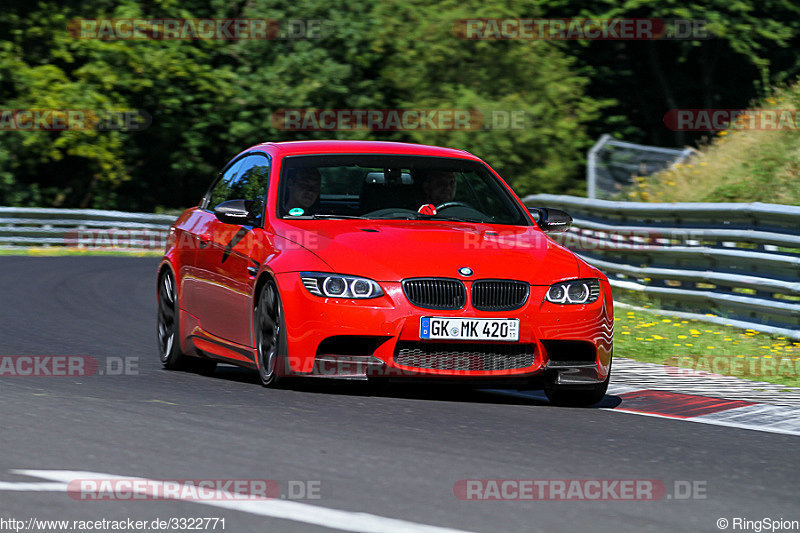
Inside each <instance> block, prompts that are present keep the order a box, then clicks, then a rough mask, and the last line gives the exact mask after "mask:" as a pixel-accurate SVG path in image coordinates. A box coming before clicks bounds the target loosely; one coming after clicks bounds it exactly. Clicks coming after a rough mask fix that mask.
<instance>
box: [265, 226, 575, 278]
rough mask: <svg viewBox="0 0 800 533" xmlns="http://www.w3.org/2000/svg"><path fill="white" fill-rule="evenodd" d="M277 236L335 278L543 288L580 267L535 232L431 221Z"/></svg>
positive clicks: (283, 230) (288, 230)
mask: <svg viewBox="0 0 800 533" xmlns="http://www.w3.org/2000/svg"><path fill="white" fill-rule="evenodd" d="M281 222H284V224H281V225H280V227H277V228H275V230H276V233H277V234H278V235H280V236H281V237H283V238H286V239H288V240H290V241H292V242H294V243H296V244H298V245H300V246H302V247H303V248H306V249H307V250H309V251H311V252H313V253H314V254H315V255H317V256H318V257H319V258H320V259H322V260H323V261H325V262H326V263H327V264H328V265H330V266H331V268H332V269H333V270H335V271H336V272H337V273H340V274H351V275H358V276H364V277H368V278H371V279H374V280H376V281H399V280H401V279H405V278H414V277H429V276H430V277H456V278H457V277H460V276H459V274H458V269H459V268H461V267H469V268H471V269H472V270H473V272H474V274H473V276H472V277H471V279H484V278H501V279H517V280H522V281H526V282H528V283H530V284H532V285H549V284H551V283H553V282H555V281H559V280H562V279H569V278H575V277H578V275H579V267H578V260H577V258H576V257H575V255H574V254H573V253H572V252H570V251H569V250H567V249H565V248H563V247H562V246H560V245H558V244H556V243H555V242H553V241H552V240H551V239H549V238H548V237H547V236H546V235H545V234H544V233H542V231H540V230H539V229H538V228H535V227H533V226H529V227H522V226H500V225H489V224H471V223H451V222H438V221H436V222H433V221H425V222H418V221H385V220H382V221H380V222H377V221H367V220H324V221H323V220H305V221H292V222H287V221H285V220H284V221H281Z"/></svg>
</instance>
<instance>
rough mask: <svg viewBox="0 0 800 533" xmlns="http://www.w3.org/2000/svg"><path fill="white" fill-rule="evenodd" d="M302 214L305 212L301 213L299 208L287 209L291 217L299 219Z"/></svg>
mask: <svg viewBox="0 0 800 533" xmlns="http://www.w3.org/2000/svg"><path fill="white" fill-rule="evenodd" d="M303 213H305V211H303V210H302V209H300V208H299V207H295V208H293V209H289V214H290V215H292V216H293V217H299V216H300V215H302V214H303Z"/></svg>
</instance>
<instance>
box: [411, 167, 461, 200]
mask: <svg viewBox="0 0 800 533" xmlns="http://www.w3.org/2000/svg"><path fill="white" fill-rule="evenodd" d="M420 178H421V180H422V205H425V204H433V205H434V206H440V205H442V204H446V203H447V202H452V201H453V198H455V197H456V174H455V172H449V171H447V170H428V171H426V172H424V173H422V175H421V176H420Z"/></svg>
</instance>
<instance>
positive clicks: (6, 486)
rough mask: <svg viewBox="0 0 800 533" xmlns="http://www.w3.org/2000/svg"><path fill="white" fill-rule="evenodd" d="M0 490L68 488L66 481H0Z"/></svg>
mask: <svg viewBox="0 0 800 533" xmlns="http://www.w3.org/2000/svg"><path fill="white" fill-rule="evenodd" d="M0 490H12V491H19V492H58V491H60V490H67V484H66V483H24V482H22V483H14V482H10V481H0Z"/></svg>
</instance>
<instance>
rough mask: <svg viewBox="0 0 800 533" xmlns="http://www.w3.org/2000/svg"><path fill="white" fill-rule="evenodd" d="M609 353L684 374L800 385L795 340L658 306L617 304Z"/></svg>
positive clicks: (799, 352) (799, 359)
mask: <svg viewBox="0 0 800 533" xmlns="http://www.w3.org/2000/svg"><path fill="white" fill-rule="evenodd" d="M614 354H615V355H617V356H620V357H628V358H630V359H635V360H636V361H642V362H645V363H658V364H663V365H669V366H673V367H679V368H680V369H681V370H680V371H676V373H677V372H681V373H682V374H683V375H696V376H701V375H703V374H702V373H704V372H705V373H715V374H723V375H727V376H735V377H738V378H742V379H750V380H754V381H766V382H769V383H776V384H779V385H786V386H790V387H800V342H798V341H793V340H792V339H789V338H787V337H782V336H777V335H769V334H766V333H761V332H758V331H756V330H752V329H748V330H741V329H739V328H734V327H726V326H718V325H714V324H708V323H704V322H702V321H699V320H692V319H690V320H684V319H680V318H675V317H669V316H665V315H659V314H658V312H657V311H654V312H648V311H634V310H628V309H622V308H618V309H617V310H616V313H615V317H614Z"/></svg>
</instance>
